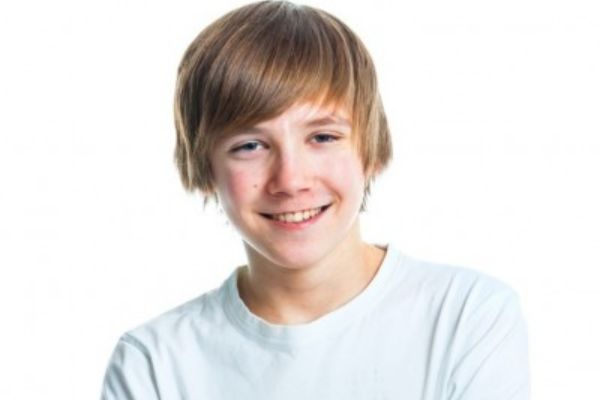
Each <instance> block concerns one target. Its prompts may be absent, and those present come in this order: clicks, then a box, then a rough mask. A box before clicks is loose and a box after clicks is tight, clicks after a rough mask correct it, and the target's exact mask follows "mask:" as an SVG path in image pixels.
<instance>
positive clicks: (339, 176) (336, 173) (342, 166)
mask: <svg viewBox="0 0 600 400" xmlns="http://www.w3.org/2000/svg"><path fill="white" fill-rule="evenodd" d="M321 170H322V171H327V176H328V178H329V180H330V181H331V182H332V183H335V185H336V186H338V187H339V188H340V189H343V190H346V191H347V190H349V191H356V192H358V193H360V194H361V195H362V191H363V189H364V185H365V178H364V172H363V168H362V162H361V161H360V159H359V158H358V156H357V155H355V154H353V153H347V152H341V154H339V155H337V156H335V157H328V158H327V159H325V160H324V164H323V165H322V167H321Z"/></svg>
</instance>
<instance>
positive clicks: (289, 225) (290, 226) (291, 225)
mask: <svg viewBox="0 0 600 400" xmlns="http://www.w3.org/2000/svg"><path fill="white" fill-rule="evenodd" d="M330 207H331V203H330V204H327V205H325V206H321V208H322V210H321V212H320V213H319V214H317V215H316V216H314V217H313V218H311V219H308V220H306V221H303V222H285V221H279V220H277V219H273V218H272V217H271V215H272V214H263V213H260V215H261V216H262V217H264V219H265V220H267V221H269V222H270V223H271V224H272V225H274V226H276V227H278V228H281V229H284V230H288V231H297V230H302V229H305V228H307V227H309V226H311V225H314V224H315V223H316V222H317V221H319V220H320V219H321V217H322V216H323V215H324V214H325V213H326V212H327V210H328V209H329V208H330ZM315 208H318V207H315ZM274 214H281V213H274Z"/></svg>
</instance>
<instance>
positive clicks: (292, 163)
mask: <svg viewBox="0 0 600 400" xmlns="http://www.w3.org/2000/svg"><path fill="white" fill-rule="evenodd" d="M313 167H314V166H312V165H311V162H310V160H308V158H307V157H306V155H304V154H302V153H301V152H297V151H289V150H280V151H279V152H278V153H277V155H276V156H275V161H274V162H273V163H272V165H271V171H270V172H271V177H270V180H269V184H268V185H267V190H268V191H269V193H270V194H271V195H274V196H281V197H291V196H296V195H298V194H300V193H302V192H308V191H310V189H311V188H312V185H313V170H312V168H313Z"/></svg>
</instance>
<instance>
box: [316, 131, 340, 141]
mask: <svg viewBox="0 0 600 400" xmlns="http://www.w3.org/2000/svg"><path fill="white" fill-rule="evenodd" d="M312 139H313V140H314V141H315V142H317V143H328V142H335V141H336V140H339V137H337V136H335V135H332V134H329V133H317V134H316V135H314V136H313V137H312Z"/></svg>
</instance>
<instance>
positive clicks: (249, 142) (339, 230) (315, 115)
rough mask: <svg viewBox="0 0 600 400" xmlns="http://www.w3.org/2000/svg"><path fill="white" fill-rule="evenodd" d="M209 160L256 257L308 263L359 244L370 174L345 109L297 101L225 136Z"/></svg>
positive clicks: (225, 206) (293, 264)
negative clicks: (365, 166)
mask: <svg viewBox="0 0 600 400" xmlns="http://www.w3.org/2000/svg"><path fill="white" fill-rule="evenodd" d="M211 165H212V169H213V173H214V175H213V176H214V178H215V179H214V180H215V182H214V183H215V188H216V193H217V195H218V197H219V201H220V203H221V204H222V206H223V209H224V210H225V212H226V214H227V215H228V217H229V219H230V221H231V223H232V224H233V225H234V226H235V227H236V228H237V230H238V231H239V232H240V234H241V235H242V237H243V239H244V241H245V243H246V247H247V249H248V251H249V252H250V254H249V256H250V257H251V258H253V259H255V260H260V261H266V262H270V263H274V264H276V265H279V266H281V267H285V268H302V267H304V266H310V265H314V264H315V263H317V262H318V261H321V260H323V259H324V258H325V257H327V256H328V255H331V254H335V253H336V252H335V250H340V249H342V248H343V246H344V245H348V244H350V245H354V244H357V243H360V238H359V230H358V222H357V221H358V214H359V210H360V206H361V202H362V199H363V192H364V187H365V174H364V172H363V166H362V161H361V158H360V156H359V154H358V152H357V149H356V146H355V143H354V141H353V138H352V126H351V121H349V114H348V112H347V111H346V110H345V109H343V108H337V109H336V108H334V107H332V106H331V107H326V106H317V105H314V104H312V103H298V104H296V105H294V106H292V107H290V108H289V109H287V110H286V111H285V112H283V113H282V114H280V115H279V116H277V117H275V118H273V119H271V120H267V121H264V122H261V123H259V124H257V125H256V126H254V127H251V128H248V129H245V130H241V131H239V132H236V133H234V134H232V135H230V136H227V137H225V138H223V139H221V140H219V141H218V142H217V144H216V146H215V149H214V151H213V152H212V155H211Z"/></svg>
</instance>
